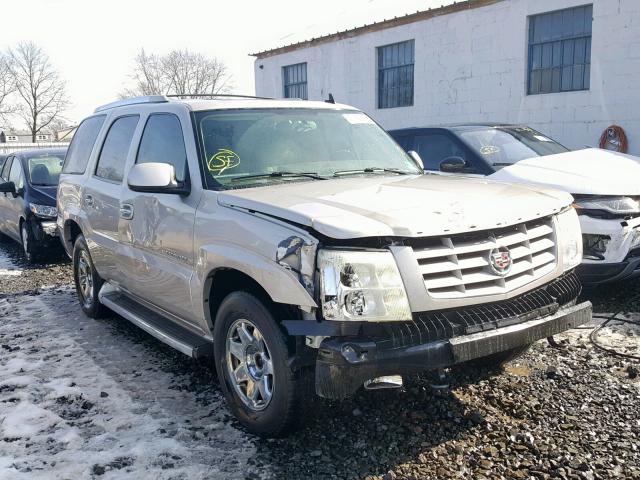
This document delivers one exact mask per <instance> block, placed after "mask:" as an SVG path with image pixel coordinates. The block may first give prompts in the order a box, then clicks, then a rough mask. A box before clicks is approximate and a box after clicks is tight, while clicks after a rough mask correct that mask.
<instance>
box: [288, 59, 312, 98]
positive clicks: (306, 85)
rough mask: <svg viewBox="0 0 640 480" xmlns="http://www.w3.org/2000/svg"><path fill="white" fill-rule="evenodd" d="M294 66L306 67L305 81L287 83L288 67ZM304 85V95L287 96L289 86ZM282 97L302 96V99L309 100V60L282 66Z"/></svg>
mask: <svg viewBox="0 0 640 480" xmlns="http://www.w3.org/2000/svg"><path fill="white" fill-rule="evenodd" d="M294 67H304V82H294V83H287V69H289V68H294ZM301 85H304V95H303V96H302V97H291V96H287V87H289V88H291V87H299V86H301ZM282 97H283V98H300V99H301V100H309V76H308V68H307V62H298V63H292V64H291V65H284V66H283V67H282Z"/></svg>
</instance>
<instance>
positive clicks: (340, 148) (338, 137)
mask: <svg viewBox="0 0 640 480" xmlns="http://www.w3.org/2000/svg"><path fill="white" fill-rule="evenodd" d="M196 122H197V127H198V135H199V137H200V142H201V144H202V150H203V153H204V161H205V166H204V167H205V168H204V170H205V172H206V173H207V176H208V179H207V180H208V182H207V183H208V185H209V186H212V187H220V186H222V187H223V188H239V187H246V186H256V185H264V184H271V183H276V182H277V183H282V182H291V181H313V180H321V179H324V178H329V177H333V176H334V175H335V174H336V172H340V173H339V175H343V174H347V175H354V174H355V175H357V174H362V175H371V174H380V173H389V174H393V173H392V172H389V170H397V171H398V172H402V173H404V172H406V173H411V174H421V173H422V171H421V170H420V169H418V167H417V166H416V165H415V163H413V161H412V160H411V159H410V158H409V156H408V155H407V154H406V153H405V152H404V151H403V150H402V149H401V148H400V147H399V146H398V145H396V143H395V142H394V141H393V140H392V139H391V138H390V137H389V136H388V135H387V133H386V132H384V131H383V130H382V129H381V128H380V127H379V126H378V125H376V124H375V123H374V122H373V120H371V119H370V118H369V117H367V116H366V115H365V114H363V113H361V112H357V111H352V110H319V109H302V108H297V109H293V108H283V109H259V110H258V109H256V110H214V111H204V112H198V113H197V114H196ZM382 169H386V172H385V171H383V170H382ZM365 170H366V171H365ZM298 174H300V175H298ZM302 174H304V175H302Z"/></svg>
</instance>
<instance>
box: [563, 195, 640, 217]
mask: <svg viewBox="0 0 640 480" xmlns="http://www.w3.org/2000/svg"><path fill="white" fill-rule="evenodd" d="M574 206H575V208H576V209H577V210H578V212H579V213H585V214H588V213H589V212H606V213H610V214H614V215H632V214H636V213H640V201H638V200H637V199H635V198H632V197H598V196H588V197H579V198H577V199H576V200H575V202H574Z"/></svg>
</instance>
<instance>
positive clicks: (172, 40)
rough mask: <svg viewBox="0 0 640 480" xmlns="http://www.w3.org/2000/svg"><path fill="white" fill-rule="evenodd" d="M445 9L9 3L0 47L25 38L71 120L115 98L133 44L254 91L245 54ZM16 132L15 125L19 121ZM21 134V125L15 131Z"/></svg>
mask: <svg viewBox="0 0 640 480" xmlns="http://www.w3.org/2000/svg"><path fill="white" fill-rule="evenodd" d="M447 3H451V1H448V0H323V1H321V2H320V1H315V2H309V1H300V0H297V1H296V0H270V1H248V0H233V1H229V2H221V1H216V0H200V1H199V0H178V1H176V0H172V1H167V0H156V1H152V0H108V1H102V2H96V1H92V0H16V1H11V2H9V1H7V2H3V5H2V18H3V20H4V21H3V22H2V26H1V27H0V49H3V50H4V49H6V48H7V47H10V46H12V45H15V44H16V43H18V42H20V41H25V40H32V41H34V42H36V43H37V44H39V45H40V46H42V47H43V48H44V49H45V50H46V52H47V53H48V54H49V56H50V58H51V60H52V62H53V64H54V65H55V66H56V67H57V68H58V70H59V71H60V73H61V75H62V76H63V77H64V78H65V79H66V81H67V85H68V91H69V96H70V99H71V102H72V104H73V105H72V107H71V108H70V109H69V110H68V112H67V117H68V119H69V120H70V121H71V122H73V123H75V122H77V121H79V120H81V119H82V118H83V117H84V116H86V115H88V114H89V113H91V112H92V111H93V109H94V108H95V107H96V106H97V105H100V104H103V103H108V102H110V101H113V100H114V99H116V97H117V94H118V93H119V92H120V91H122V90H123V87H124V86H125V85H126V83H127V82H128V81H129V77H128V76H129V74H130V73H131V69H132V64H133V58H134V57H135V55H136V53H137V52H138V51H139V50H140V48H142V47H144V48H145V50H147V52H153V53H166V52H168V51H170V50H173V49H181V48H188V49H190V50H193V51H198V52H202V53H204V54H207V55H210V56H215V57H218V58H219V59H221V60H222V61H224V62H225V64H226V65H227V66H228V68H229V71H230V72H231V74H232V76H233V85H234V88H233V93H244V94H253V93H254V78H253V58H252V57H249V56H248V54H249V53H254V52H256V51H261V50H265V49H268V48H273V47H277V46H281V45H284V44H289V43H292V42H296V41H300V40H305V39H308V38H310V37H314V36H318V35H322V34H327V33H333V32H335V31H337V30H344V29H347V28H351V27H355V26H360V25H363V24H365V23H371V22H374V21H379V20H382V19H384V18H390V17H393V16H399V15H404V14H406V13H410V12H415V11H416V10H425V9H427V8H429V7H439V6H440V5H441V4H447ZM16 126H18V125H16ZM20 128H22V126H20Z"/></svg>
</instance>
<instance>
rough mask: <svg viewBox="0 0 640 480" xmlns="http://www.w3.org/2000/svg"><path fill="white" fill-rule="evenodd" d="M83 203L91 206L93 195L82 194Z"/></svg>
mask: <svg viewBox="0 0 640 480" xmlns="http://www.w3.org/2000/svg"><path fill="white" fill-rule="evenodd" d="M84 203H85V204H86V205H87V207H93V195H90V194H86V195H85V196H84Z"/></svg>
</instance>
